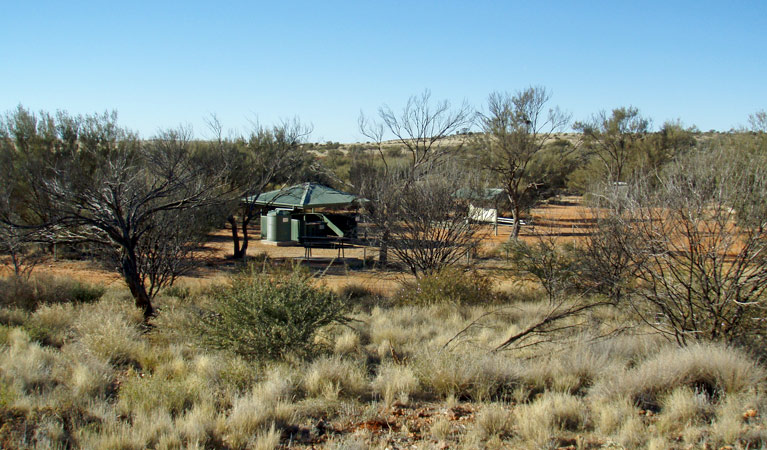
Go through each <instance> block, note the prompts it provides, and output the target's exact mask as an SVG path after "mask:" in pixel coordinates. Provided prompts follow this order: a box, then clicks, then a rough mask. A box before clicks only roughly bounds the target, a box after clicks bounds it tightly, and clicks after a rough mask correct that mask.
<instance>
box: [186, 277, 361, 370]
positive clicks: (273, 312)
mask: <svg viewBox="0 0 767 450" xmlns="http://www.w3.org/2000/svg"><path fill="white" fill-rule="evenodd" d="M211 300H212V302H211V304H210V307H209V309H207V310H204V311H203V312H202V314H201V315H200V320H199V322H198V324H197V325H198V327H197V328H198V331H199V335H200V337H201V339H202V341H203V343H204V344H205V345H207V346H209V347H212V348H217V349H224V350H229V351H232V352H233V353H235V354H237V355H240V356H242V357H244V358H246V359H255V358H261V357H266V358H272V359H280V358H284V357H286V356H289V355H290V356H308V355H310V354H311V353H312V352H313V351H314V350H316V345H317V344H315V342H314V337H315V334H316V333H317V331H318V330H319V329H320V328H322V327H324V326H326V325H329V324H331V323H337V322H345V321H346V318H345V316H344V313H345V309H346V307H345V305H344V303H343V301H341V299H340V298H339V297H338V296H337V295H336V294H335V293H333V292H332V291H330V290H328V289H325V288H321V287H317V286H315V284H314V282H313V280H312V279H311V277H310V275H307V274H305V273H301V272H299V271H293V272H290V273H287V274H286V273H284V272H277V273H274V274H266V273H260V272H258V271H256V270H254V268H253V266H251V268H250V269H249V270H247V271H245V272H243V273H241V274H239V275H236V276H234V277H233V278H232V281H231V285H230V286H226V287H221V288H218V289H215V290H214V291H213V293H212V299H211Z"/></svg>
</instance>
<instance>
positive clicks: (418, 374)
mask: <svg viewBox="0 0 767 450" xmlns="http://www.w3.org/2000/svg"><path fill="white" fill-rule="evenodd" d="M171 293H172V294H174V295H170V294H168V295H163V296H160V297H158V300H157V303H158V304H157V306H158V309H159V311H160V316H159V317H158V318H157V320H156V322H155V325H156V327H155V328H153V329H147V328H146V327H144V326H143V325H142V318H141V315H140V314H139V313H138V312H137V311H135V310H134V308H133V307H132V305H131V301H130V298H129V297H128V296H127V295H126V293H125V292H122V291H119V290H116V289H114V290H109V291H107V292H106V293H104V295H103V296H102V297H101V298H100V299H99V300H98V301H94V302H90V303H52V304H46V305H42V306H38V307H37V308H36V309H35V310H31V311H25V310H19V309H13V308H5V309H0V319H2V326H0V344H2V345H0V418H2V420H3V421H4V422H3V423H4V426H3V427H0V446H4V447H8V448H18V447H22V448H24V447H26V448H35V447H37V448H137V449H138V448H218V449H242V448H259V449H261V448H263V449H266V448H278V447H285V446H288V445H292V446H294V447H297V448H309V447H311V446H312V445H314V446H315V447H325V448H378V447H380V448H385V447H386V446H392V445H396V446H398V447H405V446H413V445H414V446H416V447H419V448H431V447H432V446H443V447H444V448H557V447H567V446H570V445H574V446H576V447H578V448H600V447H601V448H671V447H679V448H683V447H685V446H686V447H689V448H702V447H705V446H710V447H712V448H720V447H722V446H725V445H731V446H733V448H763V447H765V446H767V432H765V430H767V420H765V418H764V415H765V414H766V413H765V411H767V398H766V397H764V394H762V392H764V388H765V372H764V368H763V367H762V366H761V365H760V364H759V363H757V362H755V361H754V360H753V359H752V358H751V357H750V356H749V355H748V354H747V353H745V352H743V351H740V350H738V349H734V348H730V347H726V346H723V345H718V344H697V345H694V346H690V347H687V348H678V347H676V346H674V345H671V344H669V343H667V342H665V341H664V340H663V339H662V338H659V337H658V336H657V335H655V334H652V332H651V331H650V330H647V329H645V328H643V327H642V326H641V325H636V326H635V327H634V328H633V329H632V334H629V333H623V334H616V335H607V336H603V335H602V334H601V333H600V332H595V331H594V328H588V329H582V328H577V327H576V328H573V329H572V330H571V331H569V332H568V333H569V334H568V335H567V339H565V340H556V341H552V342H544V343H541V344H540V345H538V346H534V347H531V348H525V349H521V350H515V351H502V352H495V353H494V352H492V351H491V349H492V348H493V347H494V344H497V343H498V342H502V341H503V340H504V339H506V338H507V337H508V336H509V334H510V333H511V332H513V331H514V330H516V329H519V328H521V327H523V326H525V324H526V323H528V322H529V321H531V320H533V318H534V317H535V316H536V315H537V314H540V312H541V311H542V310H543V309H544V308H545V305H540V304H538V303H535V302H525V303H522V304H520V303H512V304H506V305H501V306H503V307H504V308H505V309H506V311H511V313H508V314H492V311H494V310H495V309H496V308H497V307H498V305H477V306H467V305H456V304H449V305H428V306H413V305H407V306H391V305H389V306H387V305H386V303H385V302H382V303H381V304H378V305H377V306H373V307H371V308H368V307H365V308H357V309H354V312H353V314H352V315H351V316H350V317H351V318H352V319H353V320H351V321H350V322H349V323H348V325H343V326H339V325H337V324H336V325H332V326H329V327H325V328H323V329H321V330H320V331H319V332H318V334H317V338H318V339H323V340H324V341H325V342H326V343H328V344H329V345H323V346H321V347H318V348H320V350H318V351H316V352H315V353H314V354H310V355H307V356H306V357H303V358H298V357H290V358H282V359H267V358H255V359H248V358H246V357H244V356H241V355H238V354H237V353H236V352H231V351H227V350H226V349H217V350H211V349H207V348H204V347H202V346H200V343H199V341H197V340H195V339H192V334H189V330H185V331H184V330H182V329H183V326H181V325H178V324H177V326H176V327H174V326H170V324H172V323H173V322H174V321H178V322H179V323H182V322H183V323H186V322H184V321H188V320H193V318H194V317H195V315H199V312H200V311H201V310H202V309H203V307H204V306H206V305H207V302H208V300H209V298H204V297H205V293H204V292H203V291H193V290H192V291H189V292H187V291H184V292H176V293H173V292H171ZM182 297H183V298H182ZM599 314H600V315H599V316H598V317H597V318H591V319H589V320H593V321H595V322H598V323H599V327H603V328H604V329H605V330H607V329H610V328H611V327H614V326H615V325H618V324H622V323H623V322H625V321H626V320H627V318H626V317H625V316H624V315H622V314H620V313H617V312H600V313H599ZM481 317H484V318H483V319H482V321H481V326H478V327H476V328H472V329H471V332H467V333H465V336H464V337H463V338H462V339H460V340H459V341H460V342H457V343H455V342H456V341H454V343H455V345H453V344H451V345H448V346H447V347H445V344H446V343H447V342H448V341H449V340H450V339H451V338H452V337H453V336H455V335H456V334H457V333H458V332H459V331H461V330H463V329H464V328H466V327H467V326H468V325H469V324H470V323H472V322H474V321H476V320H477V319H478V318H481ZM166 325H168V326H166ZM598 330H601V328H599V329H598ZM611 446H612V447H611Z"/></svg>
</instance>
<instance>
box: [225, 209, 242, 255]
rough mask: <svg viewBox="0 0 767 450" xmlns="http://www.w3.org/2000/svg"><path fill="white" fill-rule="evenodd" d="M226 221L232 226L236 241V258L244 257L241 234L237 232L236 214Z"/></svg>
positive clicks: (233, 239)
mask: <svg viewBox="0 0 767 450" xmlns="http://www.w3.org/2000/svg"><path fill="white" fill-rule="evenodd" d="M226 221H227V222H229V224H230V225H231V226H232V242H233V243H234V253H233V255H234V258H235V259H238V258H242V254H241V249H240V236H239V235H238V233H237V219H235V217H234V216H229V217H227V218H226Z"/></svg>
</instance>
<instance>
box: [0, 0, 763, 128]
mask: <svg viewBox="0 0 767 450" xmlns="http://www.w3.org/2000/svg"><path fill="white" fill-rule="evenodd" d="M1 3H2V14H1V15H0V42H2V44H0V61H1V62H0V111H3V112H4V111H8V110H11V109H13V108H15V107H16V105H18V104H23V105H24V106H25V107H27V108H30V109H32V110H34V111H38V110H46V111H55V110H58V109H64V110H67V111H69V112H70V113H74V114H86V113H93V112H101V111H104V110H112V109H115V110H117V111H118V113H119V117H120V123H121V124H122V125H124V126H127V127H129V128H132V129H134V130H137V131H139V132H140V133H141V134H142V135H143V136H145V137H149V136H151V135H152V134H154V133H155V132H156V131H157V130H158V129H160V128H167V127H173V126H177V125H179V124H191V125H192V126H193V128H194V130H195V134H196V135H197V136H199V137H206V134H207V130H206V127H205V125H204V120H203V119H204V118H205V117H206V116H208V115H209V114H211V113H215V114H217V115H218V117H219V118H220V119H221V121H222V122H223V124H224V127H225V128H226V129H233V130H238V131H240V132H244V131H246V130H247V128H248V126H249V122H250V121H252V120H258V121H259V122H261V123H262V124H266V125H268V124H271V123H274V122H277V121H279V120H283V119H289V118H292V117H294V116H297V117H299V118H300V119H301V120H302V121H303V122H306V123H311V124H312V125H313V127H314V132H313V133H312V136H311V138H310V139H311V140H312V141H326V140H334V141H341V142H352V141H357V140H365V139H364V138H363V137H362V136H361V135H360V133H359V131H358V130H357V118H358V116H359V114H360V111H364V112H365V113H366V114H367V115H373V114H375V112H376V110H377V108H378V107H379V106H380V105H382V104H388V105H390V106H391V107H392V108H394V109H398V108H399V107H401V105H403V104H404V102H405V101H406V100H407V98H408V97H409V96H410V95H414V94H419V93H421V92H423V90H424V89H430V90H431V91H432V96H433V98H435V99H448V100H450V101H451V102H453V103H456V104H457V103H460V102H461V101H462V100H467V101H468V102H469V103H470V104H471V105H473V106H475V107H476V108H481V107H482V105H483V104H484V103H485V100H486V98H487V95H488V94H489V93H490V92H492V91H509V92H514V91H517V90H519V89H523V88H525V87H527V86H530V85H541V86H545V87H546V88H547V89H549V90H550V91H551V92H552V94H553V96H552V105H554V104H556V105H559V106H560V107H561V108H563V109H565V110H567V111H570V112H571V113H572V114H573V117H574V118H575V119H586V118H588V117H589V116H590V115H591V114H593V113H595V112H597V111H599V110H603V109H604V110H610V109H611V108H614V107H618V106H628V105H633V106H636V107H638V108H639V109H640V110H641V112H642V113H643V114H644V115H645V116H648V117H650V118H652V119H653V121H654V123H655V124H656V125H660V124H662V123H663V122H664V121H666V120H669V119H677V118H678V119H681V120H682V121H683V123H685V124H686V125H697V126H698V127H699V128H700V129H701V130H704V131H705V130H709V129H717V130H728V129H730V128H731V127H737V126H740V125H745V124H746V123H747V118H748V115H749V114H751V113H753V112H755V111H757V110H761V109H767V88H766V87H765V81H766V80H767V58H765V54H767V2H763V1H753V2H738V1H735V2H719V1H716V2H714V1H710V2H709V1H687V2H673V1H658V2H654V1H648V2H614V1H605V2H596V1H594V2H591V1H581V2H574V1H570V2H567V1H562V2H557V1H549V2H532V1H527V2H516V1H507V2H501V1H497V2H492V1H472V2H469V1H462V2H456V1H420V2H403V1H389V2H384V1H379V2H372V1H364V0H363V1H349V2H336V1H314V2H303V1H302V2H289V1H285V2H280V3H277V2H269V3H262V2H256V1H229V2H212V1H208V2H201V1H199V2H198V1H192V0H189V1H183V2H161V1H157V2H149V1H137V0H136V1H130V2H103V1H101V2H80V1H70V2H44V1H25V2H21V1H10V0H4V1H2V2H1Z"/></svg>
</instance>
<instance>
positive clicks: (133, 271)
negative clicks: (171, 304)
mask: <svg viewBox="0 0 767 450" xmlns="http://www.w3.org/2000/svg"><path fill="white" fill-rule="evenodd" d="M122 274H123V278H124V279H125V284H127V285H128V289H130V293H131V295H133V299H134V300H135V302H136V308H141V310H143V311H144V320H145V321H147V320H149V319H150V318H151V317H152V316H154V313H155V311H154V308H153V307H152V300H151V299H150V298H149V294H147V292H146V288H145V287H144V282H143V281H142V280H141V275H140V274H139V271H138V264H137V261H136V255H135V253H134V252H133V251H132V250H131V251H128V252H126V254H125V255H124V256H123V258H122Z"/></svg>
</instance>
